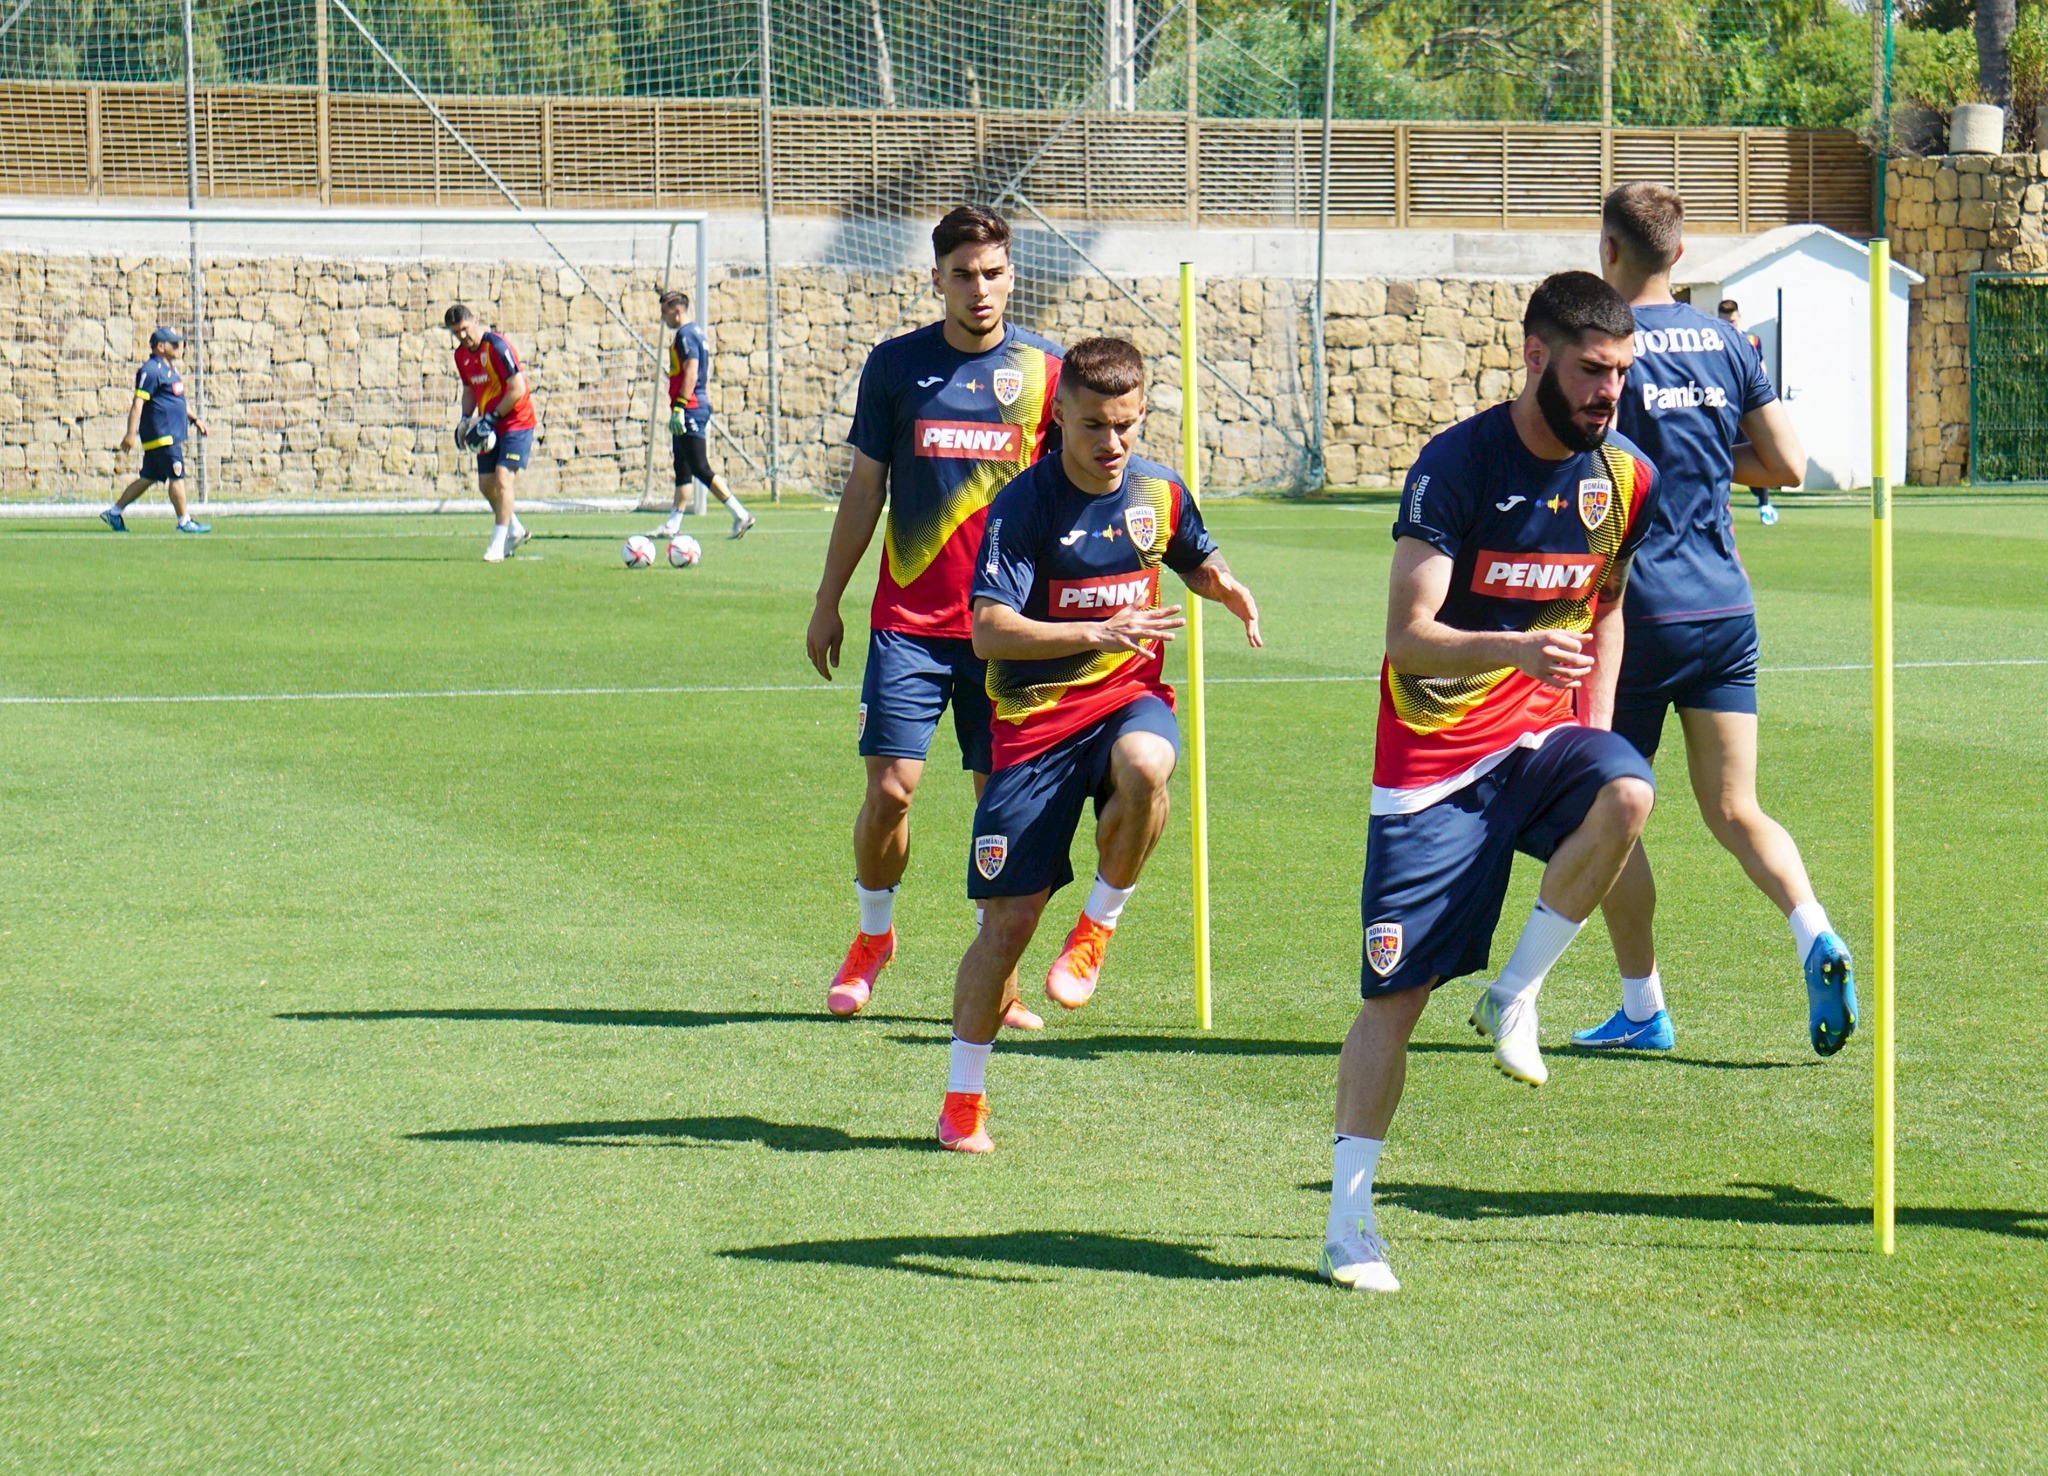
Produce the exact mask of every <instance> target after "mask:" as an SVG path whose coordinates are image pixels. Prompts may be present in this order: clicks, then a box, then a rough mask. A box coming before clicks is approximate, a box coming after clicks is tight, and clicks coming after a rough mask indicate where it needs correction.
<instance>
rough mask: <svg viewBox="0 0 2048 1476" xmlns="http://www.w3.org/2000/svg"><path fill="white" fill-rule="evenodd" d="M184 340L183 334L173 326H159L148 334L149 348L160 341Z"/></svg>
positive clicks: (175, 341) (173, 341)
mask: <svg viewBox="0 0 2048 1476" xmlns="http://www.w3.org/2000/svg"><path fill="white" fill-rule="evenodd" d="M184 341H185V335H184V334H182V333H180V332H179V331H178V330H177V329H175V328H159V329H157V330H156V332H154V333H152V334H150V335H149V346H150V347H151V348H155V347H156V346H157V345H158V344H160V343H183V342H184Z"/></svg>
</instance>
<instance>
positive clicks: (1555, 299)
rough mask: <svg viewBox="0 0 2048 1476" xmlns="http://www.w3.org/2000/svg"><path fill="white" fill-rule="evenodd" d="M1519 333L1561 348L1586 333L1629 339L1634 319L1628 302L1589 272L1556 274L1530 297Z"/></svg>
mask: <svg viewBox="0 0 2048 1476" xmlns="http://www.w3.org/2000/svg"><path fill="white" fill-rule="evenodd" d="M1522 331H1523V332H1524V333H1528V334H1531V335H1533V336H1534V337H1537V338H1540V339H1542V340H1543V341H1544V342H1545V343H1547V344H1549V345H1550V346H1551V347H1552V348H1561V347H1563V346H1564V345H1565V344H1568V343H1569V344H1576V343H1577V342H1578V341H1579V340H1580V339H1581V338H1582V337H1583V336H1584V335H1585V334H1587V333H1589V332H1599V333H1604V334H1606V335H1607V336H1608V337H1609V338H1629V337H1632V336H1633V335H1634V333H1635V331H1636V315H1635V314H1634V313H1632V312H1630V311H1629V307H1628V299H1627V298H1625V297H1623V296H1622V295H1621V294H1620V293H1619V292H1616V291H1615V290H1614V289H1613V288H1612V287H1610V286H1608V285H1607V284H1606V283H1605V282H1603V281H1601V280H1600V279H1599V278H1598V277H1596V276H1594V275H1593V274H1592V273H1591V272H1557V273H1555V274H1554V275H1552V276H1548V277H1545V278H1544V279H1543V282H1542V285H1541V286H1539V287H1538V288H1537V289H1536V290H1535V292H1533V293H1532V294H1530V297H1529V309H1528V311H1527V312H1525V313H1523V314H1522Z"/></svg>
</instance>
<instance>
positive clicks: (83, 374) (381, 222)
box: [0, 206, 759, 504]
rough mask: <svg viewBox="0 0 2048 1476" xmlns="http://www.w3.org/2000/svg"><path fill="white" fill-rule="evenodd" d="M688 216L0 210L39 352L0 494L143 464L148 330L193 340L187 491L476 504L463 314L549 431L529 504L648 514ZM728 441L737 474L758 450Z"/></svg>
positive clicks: (21, 401)
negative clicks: (670, 304)
mask: <svg viewBox="0 0 2048 1476" xmlns="http://www.w3.org/2000/svg"><path fill="white" fill-rule="evenodd" d="M703 221H704V218H703V216H702V214H701V213H698V212H676V211H669V212H658V211H635V212H612V213H606V212H598V211H533V212H529V213H527V214H526V215H523V216H520V215H513V214H511V213H509V212H505V211H480V210H468V211H465V210H439V211H435V210H419V211H410V212H408V211H404V210H367V209H366V210H347V209H331V210H317V209H314V210H280V209H275V208H273V209H267V210H258V209H250V210H245V211H235V210H230V209H222V208H218V207H212V206H209V207H206V208H204V209H203V210H202V211H201V212H198V213H187V212H184V211H181V210H176V209H169V208H162V209H151V208H147V207H125V208H124V207H112V208H108V209H104V210H99V211H87V210H80V211H77V212H75V213H67V208H66V207H40V208H33V209H31V208H20V207H18V208H13V209H0V284H5V285H6V286H7V287H8V289H9V290H6V291H4V292H0V335H4V337H5V339H6V341H8V342H11V343H14V344H18V345H43V346H47V348H48V351H47V352H38V353H35V354H23V355H19V356H16V357H15V361H14V362H13V363H12V364H11V365H9V366H8V368H7V385H8V389H7V394H6V395H0V495H5V496H6V497H7V498H8V499H9V500H15V501H22V500H32V501H38V502H41V501H52V502H56V501H73V502H76V501H90V500H105V499H106V498H107V497H108V496H109V495H110V492H111V491H112V490H114V489H117V488H119V487H120V486H122V485H124V484H125V483H126V482H127V481H128V480H129V479H130V478H131V477H132V476H133V475H134V473H135V466H136V457H135V455H134V454H132V453H124V452H122V451H121V450H120V449H119V446H120V441H121V438H122V432H123V430H124V429H125V425H126V417H127V413H128V406H129V404H130V403H131V401H132V388H131V387H132V385H133V383H134V376H135V372H136V369H137V367H138V366H139V365H140V364H141V363H142V361H143V360H144V359H145V358H147V357H148V355H149V352H150V349H149V338H150V334H151V332H152V331H153V330H154V329H156V328H157V327H159V326H162V327H169V328H172V329H175V330H176V331H178V332H179V333H181V334H182V335H184V338H185V345H184V350H183V357H182V359H181V362H180V368H181V371H182V374H183V378H184V381H185V392H186V400H187V404H188V407H189V408H190V410H191V411H192V412H194V413H195V414H196V415H198V416H200V417H202V418H204V419H205V420H206V421H207V423H208V428H209V430H210V432H211V434H210V435H208V436H205V437H200V436H198V435H197V434H196V433H195V434H193V435H192V437H191V438H190V440H189V441H188V443H187V455H186V460H187V463H188V472H187V475H188V478H190V479H192V480H193V481H195V482H196V483H197V490H198V491H199V492H200V493H201V495H202V496H205V497H208V498H211V499H222V500H233V501H260V500H290V501H307V500H311V501H334V500H371V501H375V500H384V499H389V500H403V501H407V502H419V501H423V500H429V501H445V500H458V499H468V500H473V499H474V498H475V497H476V495H477V494H476V477H475V460H474V456H473V455H472V454H470V453H466V452H464V451H463V450H462V449H461V448H460V447H458V446H457V445H456V442H455V437H454V426H455V423H456V420H457V418H458V415H459V410H460V400H461V393H462V385H461V382H460V380H459V379H458V378H457V376H456V373H455V370H454V364H453V356H452V348H453V341H452V338H451V336H450V335H449V333H448V332H447V331H446V330H445V329H444V328H443V327H442V314H443V312H444V311H445V310H446V308H447V307H448V306H449V305H450V304H452V303H456V302H461V303H463V304H465V305H467V306H468V307H469V308H470V309H471V310H472V311H473V312H474V313H475V314H476V316H477V318H478V320H479V321H480V322H481V323H482V324H484V325H485V326H486V327H489V328H493V329H496V330H497V331H499V332H500V333H502V334H504V335H505V337H506V338H507V339H509V340H510V342H511V343H512V344H513V346H514V347H515V348H516V350H517V351H518V353H519V355H520V358H521V360H522V363H523V367H524V369H525V371H526V374H527V377H528V380H529V382H530V384H531V387H532V394H533V403H534V408H535V411H536V414H537V415H538V418H539V422H540V424H539V430H538V433H537V434H536V436H535V446H534V458H533V463H532V466H531V467H530V469H529V470H528V471H527V472H526V473H525V474H524V476H523V477H522V485H521V492H522V495H524V496H527V497H534V498H543V499H549V498H552V499H565V500H582V501H590V502H593V503H597V504H613V503H619V502H627V503H638V502H641V501H643V500H645V499H646V498H647V497H648V496H649V495H650V493H652V492H654V491H656V490H657V489H665V488H666V486H667V485H668V483H669V478H670V467H669V447H668V400H667V393H666V391H667V384H666V378H667V375H666V369H667V365H666V362H665V360H666V344H667V334H666V331H665V329H664V328H663V325H662V321H661V314H660V309H659V300H660V296H661V293H662V292H663V291H664V290H667V289H669V288H675V289H678V290H681V291H684V292H687V293H689V294H690V298H691V303H692V310H693V312H696V313H700V314H701V312H702V311H703V309H702V303H703V301H704V293H703V292H702V290H701V282H700V274H701V272H702V271H703V265H702V263H703V256H704V242H703ZM714 375H715V368H714ZM713 393H714V395H715V393H716V388H715V381H714V389H713ZM714 403H715V401H714ZM5 412H12V413H5ZM737 415H738V418H739V419H740V420H741V421H742V426H741V429H742V431H743V432H744V431H745V430H746V429H747V427H746V426H745V424H744V421H745V418H746V412H745V411H744V410H740V411H738V412H737ZM758 418H759V417H758V413H757V415H756V419H758ZM733 450H734V451H735V452H736V453H737V454H735V455H730V456H728V462H729V464H732V469H733V470H734V471H735V472H740V473H741V474H740V475H739V476H737V477H736V480H740V481H742V482H744V481H745V480H747V477H746V476H745V474H744V473H743V472H742V471H741V469H742V468H744V467H745V466H746V464H747V462H748V460H749V459H750V456H751V459H752V460H754V461H755V462H758V460H759V458H758V455H752V454H751V453H750V452H749V451H748V449H747V448H746V447H744V446H741V445H739V444H738V443H737V442H735V443H734V446H733Z"/></svg>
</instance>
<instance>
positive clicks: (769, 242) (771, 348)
mask: <svg viewBox="0 0 2048 1476" xmlns="http://www.w3.org/2000/svg"><path fill="white" fill-rule="evenodd" d="M768 3H769V0H760V5H761V292H762V298H763V301H762V308H763V312H762V318H763V321H764V324H765V327H764V331H765V332H766V333H767V335H768V500H769V501H770V502H780V501H782V454H781V449H780V440H781V427H780V425H779V424H778V422H779V421H780V420H781V418H782V393H781V386H780V385H779V384H778V383H777V375H776V370H777V367H778V366H777V363H776V361H777V359H779V358H780V357H781V348H780V346H779V345H778V344H777V342H776V331H775V148H774V145H775V71H774V57H773V52H774V46H775V29H774V24H773V22H772V21H771V19H770V17H769V14H768Z"/></svg>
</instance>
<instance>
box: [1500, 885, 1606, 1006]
mask: <svg viewBox="0 0 2048 1476" xmlns="http://www.w3.org/2000/svg"><path fill="white" fill-rule="evenodd" d="M1584 926H1585V924H1584V923H1575V922H1573V921H1572V920H1571V919H1570V918H1568V917H1566V916H1565V915H1564V914H1563V913H1561V912H1553V911H1552V910H1551V909H1550V908H1549V907H1548V906H1547V905H1545V903H1544V902H1543V901H1542V900H1541V899H1538V901H1537V903H1536V905H1535V906H1534V907H1532V908H1530V909H1529V920H1528V921H1527V922H1525V923H1523V924H1522V936H1521V937H1519V938H1517V939H1516V940H1515V951H1514V952H1513V953H1511V954H1509V955H1508V961H1507V966H1506V967H1505V968H1503V969H1502V970H1501V971H1500V977H1499V978H1498V979H1496V980H1494V981H1493V983H1492V984H1491V985H1489V986H1488V987H1489V988H1490V989H1491V990H1492V991H1493V1002H1494V1003H1495V1004H1497V1005H1499V1006H1500V1007H1501V1008H1502V1009H1506V1008H1507V1007H1508V1005H1509V1003H1510V1002H1512V1001H1514V1000H1516V999H1519V998H1521V997H1523V996H1525V995H1526V996H1527V997H1529V998H1531V999H1534V998H1535V997H1536V991H1537V990H1539V989H1541V988H1542V987H1543V978H1544V976H1545V975H1546V974H1548V973H1549V972H1550V970H1551V966H1552V965H1553V964H1555V963H1556V962H1557V961H1558V960H1559V959H1560V958H1562V957H1564V951H1565V949H1567V948H1569V947H1571V944H1572V939H1574V938H1576V937H1578V936H1579V929H1580V928H1582V927H1584Z"/></svg>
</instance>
